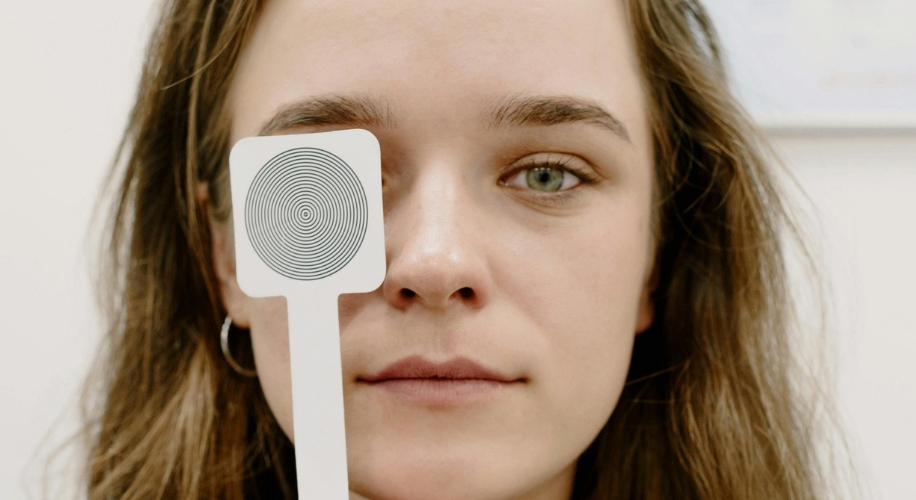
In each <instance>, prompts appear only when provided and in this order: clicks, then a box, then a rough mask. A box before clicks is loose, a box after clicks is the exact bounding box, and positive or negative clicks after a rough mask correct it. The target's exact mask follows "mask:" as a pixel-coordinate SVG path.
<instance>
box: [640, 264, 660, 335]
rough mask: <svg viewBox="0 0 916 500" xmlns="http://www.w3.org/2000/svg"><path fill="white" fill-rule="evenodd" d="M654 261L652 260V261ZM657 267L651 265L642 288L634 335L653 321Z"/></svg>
mask: <svg viewBox="0 0 916 500" xmlns="http://www.w3.org/2000/svg"><path fill="white" fill-rule="evenodd" d="M653 260H654V259H653ZM658 280H659V277H658V266H657V265H655V264H654V262H653V264H652V271H651V273H650V274H649V276H648V277H647V278H646V280H645V283H644V284H643V287H642V296H641V297H640V298H639V312H638V314H637V316H636V333H637V334H640V333H642V332H644V331H646V330H648V329H649V327H650V326H652V322H653V321H655V297H654V296H655V290H656V289H657V288H658Z"/></svg>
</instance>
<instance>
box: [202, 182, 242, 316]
mask: <svg viewBox="0 0 916 500" xmlns="http://www.w3.org/2000/svg"><path fill="white" fill-rule="evenodd" d="M197 201H198V203H200V204H201V206H203V207H204V208H206V207H207V205H208V204H209V203H210V194H209V185H208V183H206V182H199V183H198V184H197ZM205 213H209V211H205ZM209 223H210V237H211V241H210V244H211V246H212V247H213V267H214V271H215V272H216V278H217V280H219V291H220V296H221V298H222V300H223V307H224V308H225V309H226V312H228V313H229V316H231V317H232V323H233V324H234V325H236V326H238V327H239V328H248V327H249V325H250V315H249V311H248V296H247V295H245V294H244V293H243V292H242V289H241V288H239V283H238V281H237V280H236V277H235V250H234V249H235V241H234V239H233V235H232V229H231V227H232V224H230V223H221V222H217V221H214V220H213V218H212V217H211V218H210V220H209Z"/></svg>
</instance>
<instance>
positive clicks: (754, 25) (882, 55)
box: [704, 0, 916, 129]
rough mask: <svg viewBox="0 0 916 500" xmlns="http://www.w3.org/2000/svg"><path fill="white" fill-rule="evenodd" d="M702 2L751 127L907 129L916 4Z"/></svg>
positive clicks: (915, 83) (879, 0)
mask: <svg viewBox="0 0 916 500" xmlns="http://www.w3.org/2000/svg"><path fill="white" fill-rule="evenodd" d="M704 3H705V5H706V6H707V7H708V9H709V12H710V15H711V16H712V18H713V22H714V23H715V25H716V27H717V29H718V30H719V33H720V35H721V38H722V42H723V45H724V46H725V54H726V58H727V62H728V65H729V68H730V72H731V77H732V80H733V83H734V85H735V89H736V91H737V93H738V95H739V97H740V99H741V100H742V102H743V103H744V105H745V106H746V107H747V108H748V110H749V111H750V112H751V114H752V115H753V116H754V117H755V118H756V119H757V121H758V122H759V123H760V124H761V125H764V126H767V127H814V128H838V127H839V128H843V127H854V128H872V127H879V128H898V127H903V128H908V129H909V128H916V1H914V0H706V1H705V2H704Z"/></svg>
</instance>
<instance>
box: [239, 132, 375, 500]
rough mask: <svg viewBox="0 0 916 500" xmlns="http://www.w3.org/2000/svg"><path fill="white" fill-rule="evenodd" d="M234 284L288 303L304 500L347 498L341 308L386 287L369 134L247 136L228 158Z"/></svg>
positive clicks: (372, 141) (298, 470)
mask: <svg viewBox="0 0 916 500" xmlns="http://www.w3.org/2000/svg"><path fill="white" fill-rule="evenodd" d="M229 174H230V184H231V190H232V205H233V219H234V222H233V225H234V229H235V252H236V254H235V258H236V277H237V280H238V283H239V287H240V288H241V289H242V291H243V292H244V293H245V294H247V295H249V296H251V297H273V296H283V297H286V301H287V311H288V324H289V350H290V353H289V354H290V370H291V378H292V394H293V434H294V437H293V441H294V442H295V447H296V474H297V478H298V487H299V498H303V499H321V500H338V499H339V500H345V499H348V498H349V488H348V479H347V449H346V436H345V427H344V404H343V381H342V370H341V360H340V325H339V323H338V318H337V298H338V296H339V295H340V294H342V293H364V292H370V291H372V290H375V289H376V288H378V287H379V286H380V285H381V284H382V281H383V280H384V278H385V272H386V265H385V232H384V225H383V224H384V222H383V212H382V184H381V154H380V149H379V143H378V140H377V139H376V138H375V136H373V135H372V134H371V133H370V132H369V131H367V130H362V129H352V130H339V131H333V132H321V133H313V134H298V135H279V136H262V137H249V138H245V139H242V140H240V141H239V142H238V143H236V144H235V146H234V147H233V148H232V151H231V153H230V155H229Z"/></svg>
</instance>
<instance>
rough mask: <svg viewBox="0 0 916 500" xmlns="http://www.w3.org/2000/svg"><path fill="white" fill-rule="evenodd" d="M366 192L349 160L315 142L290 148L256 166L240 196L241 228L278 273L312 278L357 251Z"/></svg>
mask: <svg viewBox="0 0 916 500" xmlns="http://www.w3.org/2000/svg"><path fill="white" fill-rule="evenodd" d="M367 207H368V205H367V203H366V193H365V191H363V186H362V184H361V183H360V181H359V178H358V177H357V176H356V174H355V173H354V172H353V170H352V169H351V168H350V166H349V165H347V164H346V163H345V162H344V161H343V160H341V159H340V158H338V157H337V156H335V155H334V154H332V153H330V152H328V151H324V150H322V149H317V148H296V149H290V150H287V151H284V152H283V153H280V154H278V155H277V156H275V157H273V158H271V160H270V161H268V162H267V163H266V164H265V165H264V166H263V167H261V170H259V171H258V173H257V175H256V176H255V178H254V181H253V182H252V183H251V187H249V188H248V198H247V199H246V200H245V229H246V230H247V231H248V238H249V239H250V240H251V245H252V246H253V247H254V251H255V253H257V254H258V257H260V258H261V260H263V261H264V263H265V264H267V266H268V267H270V268H271V269H273V270H274V271H275V272H277V273H278V274H281V275H283V276H285V277H287V278H291V279H294V280H300V281H312V280H318V279H322V278H326V277H328V276H331V275H332V274H334V273H336V272H338V271H340V270H341V269H342V268H343V267H344V266H346V265H347V263H349V262H350V260H351V259H352V258H353V256H354V255H356V252H357V251H359V248H360V246H361V245H362V243H363V239H364V238H365V236H366V225H367V223H368V208H367Z"/></svg>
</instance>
